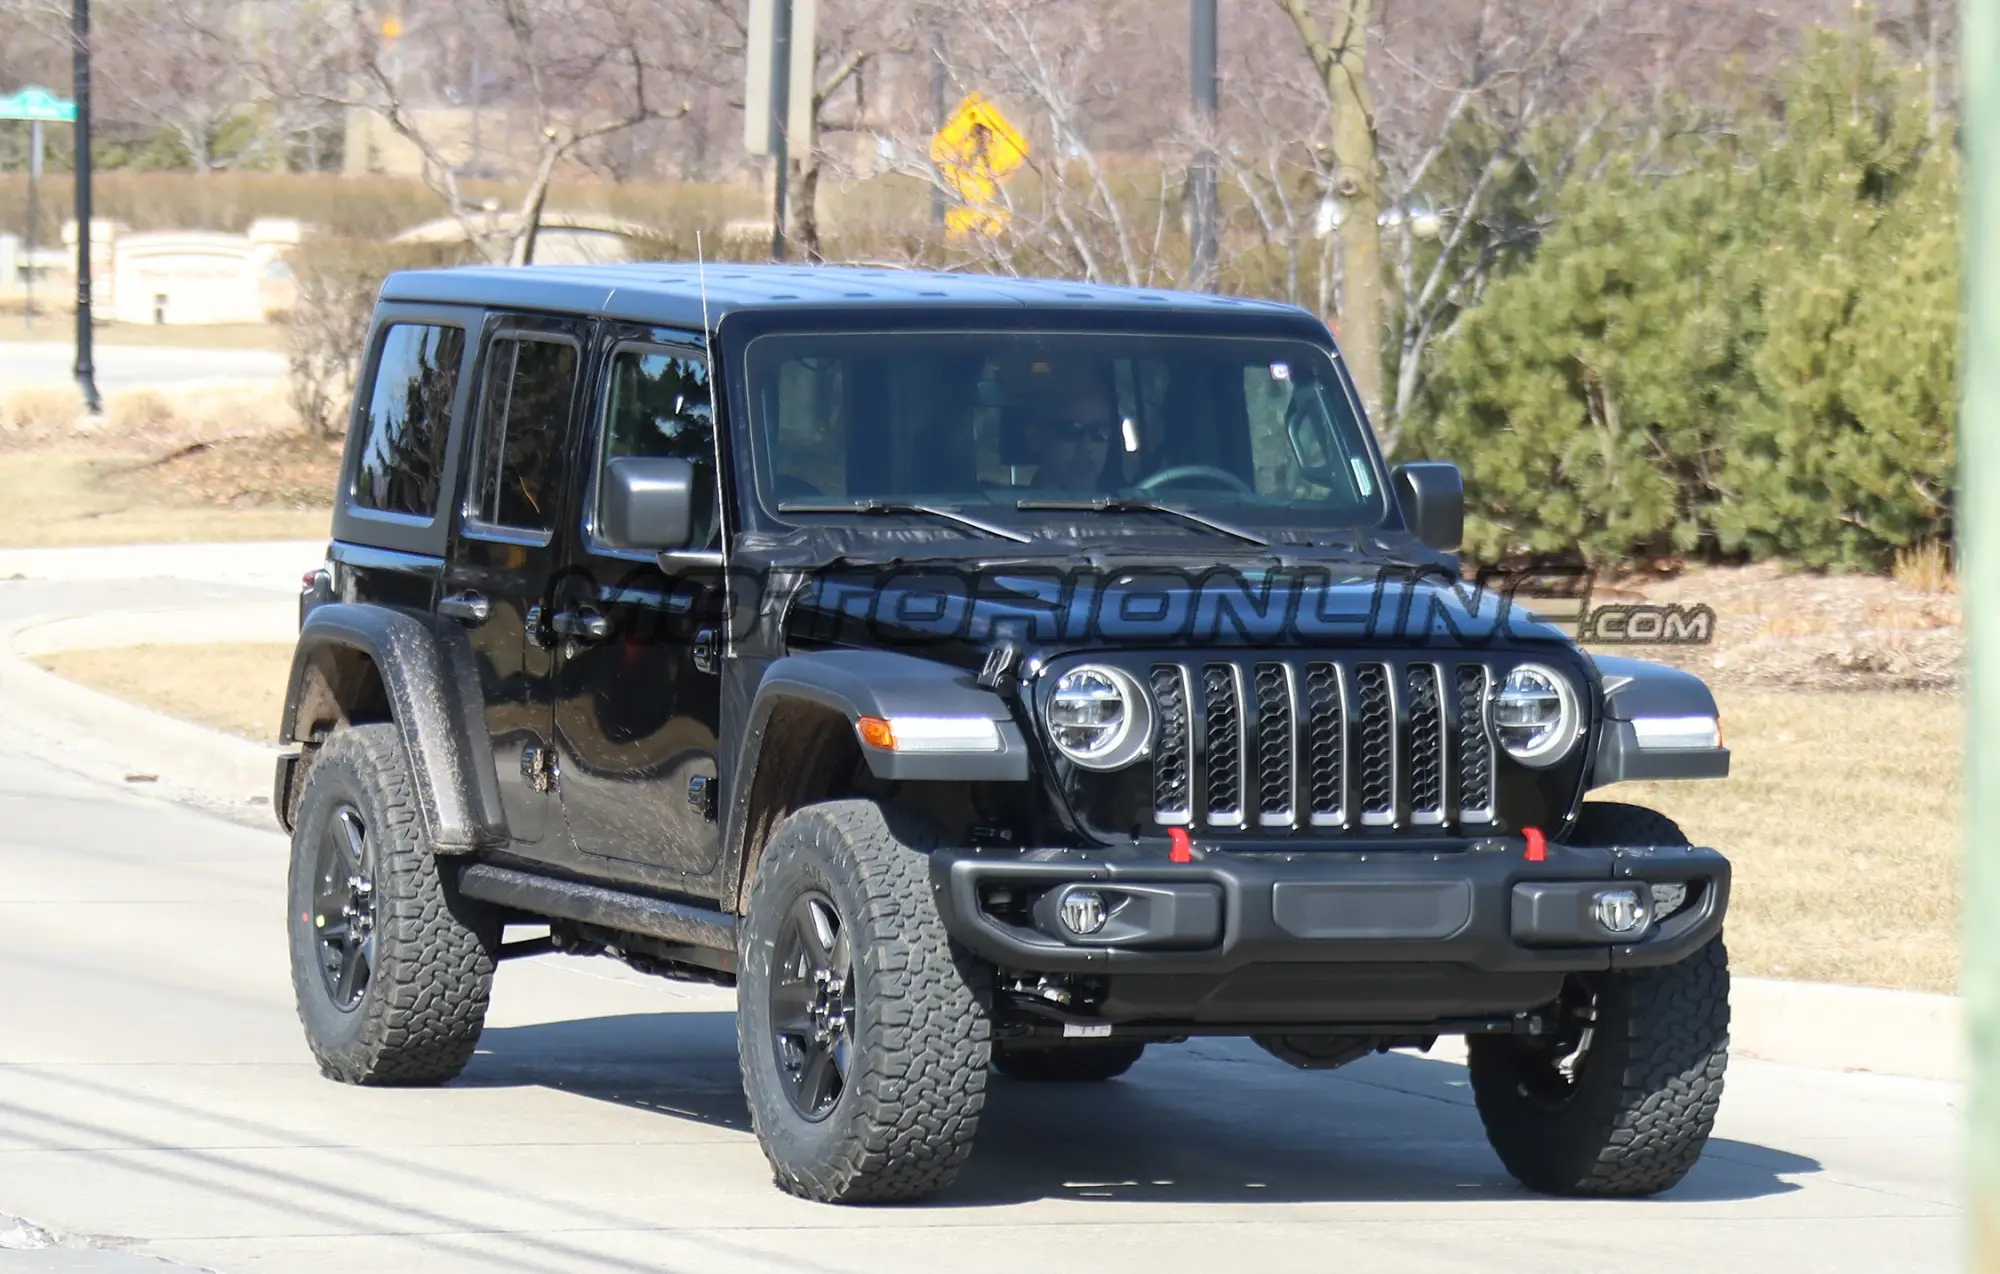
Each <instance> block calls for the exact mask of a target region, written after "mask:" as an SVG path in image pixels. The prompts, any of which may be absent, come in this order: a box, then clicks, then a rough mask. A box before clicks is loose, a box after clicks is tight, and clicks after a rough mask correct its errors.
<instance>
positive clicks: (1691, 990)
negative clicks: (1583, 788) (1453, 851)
mask: <svg viewBox="0 0 2000 1274" xmlns="http://www.w3.org/2000/svg"><path fill="white" fill-rule="evenodd" d="M1575 839H1576V840H1577V841H1578V842H1579V843H1582V844H1595V845H1618V844H1624V845H1685V844H1687V843H1688V841H1687V838H1686V837H1685V836H1684V835H1682V833H1681V830H1680V828H1679V827H1678V826H1676V825H1675V823H1674V822H1673V820H1671V819H1669V818H1667V817H1666V816H1665V815H1662V814H1659V813H1656V812H1654V811H1652V810H1648V809H1643V808H1640V807H1638V806H1634V805H1618V804H1613V803H1609V802H1604V803H1592V804H1588V805H1585V806H1584V808H1583V815H1582V817H1581V818H1580V820H1579V825H1578V828H1577V831H1576V833H1575ZM1561 1007H1562V1008H1563V1010H1564V1011H1565V1012H1564V1015H1565V1020H1566V1021H1568V1022H1571V1023H1575V1024H1576V1025H1577V1028H1578V1029H1576V1030H1574V1031H1571V1032H1564V1033H1559V1034H1558V1035H1557V1036H1556V1037H1553V1038H1551V1039H1547V1040H1534V1039H1516V1038H1514V1037H1511V1036H1474V1037H1472V1038H1470V1039H1469V1040H1467V1041H1466V1046H1467V1052H1468V1054H1469V1068H1470V1071H1471V1079H1472V1095H1473V1099H1474V1101H1475V1102H1476V1103H1477V1105H1478V1107H1479V1115H1480V1118H1481V1120H1483V1121H1484V1123H1485V1125H1486V1137H1487V1140H1488V1141H1489V1142H1491V1143H1492V1145H1493V1149H1494V1151H1495V1152H1496V1153H1498V1154H1499V1156H1500V1161H1501V1162H1502V1163H1503V1164H1505V1165H1506V1167H1507V1171H1508V1172H1510V1173H1512V1174H1513V1175H1514V1177H1515V1178H1516V1179H1517V1180H1519V1181H1520V1182H1521V1184H1523V1185H1525V1186H1527V1187H1528V1188H1529V1189H1531V1190H1537V1191H1540V1192H1542V1193H1544V1194H1556V1195H1597V1196H1607V1197H1622V1198H1631V1197H1638V1196H1643V1195H1650V1194H1657V1193H1659V1192H1660V1191H1662V1190H1665V1189H1668V1188H1669V1187H1671V1186H1674V1185H1676V1184H1678V1183H1679V1182H1680V1180H1681V1179H1682V1178H1683V1177H1685V1176H1686V1175H1687V1174H1688V1172H1689V1170H1690V1169H1692V1168H1693V1167H1694V1165H1695V1162H1696V1161H1697V1160H1698V1159H1700V1158H1701V1152H1702V1147H1703V1146H1704V1145H1706V1144H1707V1142H1708V1137H1709V1133H1710V1132H1711V1131H1712V1130H1713V1129H1714V1127H1715V1116H1716V1111H1717V1110H1718V1109H1719V1108H1720V1106H1721V1102H1722V1084H1723V1073H1724V1071H1725V1070H1726V1069H1727V1068H1728V1065H1729V953H1728V951H1727V950H1726V949H1725V948H1724V946H1723V944H1722V939H1721V938H1720V937H1717V938H1715V939H1714V940H1713V941H1711V942H1709V943H1708V944H1707V945H1706V946H1704V947H1702V948H1701V949H1700V950H1699V951H1697V952H1695V953H1694V954H1693V955H1691V956H1689V957H1687V958H1686V959H1685V960H1682V961H1681V962H1680V963H1678V964H1671V965H1666V966H1663V967H1661V968H1655V969H1637V970H1632V971H1629V972H1621V973H1608V974H1593V975H1587V976H1584V977H1578V978H1573V979H1571V982H1570V985H1569V987H1568V988H1567V990H1566V993H1565V997H1564V1000H1563V1001H1562V1006H1561Z"/></svg>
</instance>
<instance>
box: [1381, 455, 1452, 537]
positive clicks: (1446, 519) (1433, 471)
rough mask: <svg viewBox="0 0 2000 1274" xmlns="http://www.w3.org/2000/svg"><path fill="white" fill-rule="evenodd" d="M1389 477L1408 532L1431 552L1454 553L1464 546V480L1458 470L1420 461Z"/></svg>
mask: <svg viewBox="0 0 2000 1274" xmlns="http://www.w3.org/2000/svg"><path fill="white" fill-rule="evenodd" d="M1389 476H1390V480H1391V482H1392V483H1393V484H1394V486H1395V488H1396V499H1397V500H1398V501H1400V502H1401V503H1402V506H1403V520H1404V521H1405V522H1408V523H1409V524H1410V530H1411V532H1412V533H1414V534H1415V535H1416V537H1417V538H1418V539H1420V540H1422V541H1423V542H1424V543H1426V544H1428V545H1430V546H1431V547H1432V548H1434V549H1438V550H1440V551H1442V552H1445V553H1456V552H1458V546H1459V545H1460V544H1462V543H1464V542H1465V480H1464V479H1463V478H1461V477H1459V474H1458V466H1457V465H1455V464H1445V463H1443V462H1442V461H1434V460H1422V461H1416V462H1413V463H1411V464H1399V465H1397V466H1396V468H1395V470H1394V471H1393V472H1392V473H1391V474H1390V475H1389Z"/></svg>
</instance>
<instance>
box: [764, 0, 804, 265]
mask: <svg viewBox="0 0 2000 1274" xmlns="http://www.w3.org/2000/svg"><path fill="white" fill-rule="evenodd" d="M791 65H792V0H777V4H776V7H775V9H774V11H773V13H772V31H771V66H772V68H773V69H772V72H771V168H772V171H773V172H774V173H775V174H776V179H775V180H774V181H773V182H772V183H771V184H772V185H773V186H775V187H776V188H777V189H776V193H774V194H773V195H772V196H771V259H772V260H773V261H783V260H784V259H785V196H786V193H787V190H786V188H787V187H788V186H790V185H791V184H792V156H791V149H792V147H791V138H790V132H791V129H790V122H791V121H790V115H791V110H792V76H791ZM808 91H810V89H808Z"/></svg>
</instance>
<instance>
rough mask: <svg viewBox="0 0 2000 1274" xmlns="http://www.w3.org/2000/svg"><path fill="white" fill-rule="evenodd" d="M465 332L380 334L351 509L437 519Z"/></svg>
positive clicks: (401, 328)
mask: <svg viewBox="0 0 2000 1274" xmlns="http://www.w3.org/2000/svg"><path fill="white" fill-rule="evenodd" d="M464 350H465V333H464V332H462V331H460V330H459V329H458V328H455V327H430V326H425V325H422V324H417V323H397V324H394V325H393V326H391V327H389V328H387V329H385V330H384V331H383V333H382V342H381V352H380V353H379V354H378V355H377V356H376V359H375V382H374V384H373V385H371V386H370V387H369V392H368V415H367V417H366V419H364V420H363V421H362V422H361V445H360V448H359V455H358V457H357V459H356V461H355V466H354V502H355V503H356V504H358V505H360V506H361V507H362V508H364V509H380V510H382V511H383V512H385V513H409V514H413V515H415V516H417V517H423V518H427V517H430V516H431V515H432V514H434V513H436V512H437V502H438V490H439V487H440V485H441V483H442V480H443V476H444V444H445V440H446V439H447V438H448V437H450V436H451V404H452V399H453V398H454V397H455V396H456V395H457V393H458V365H459V357H460V355H461V354H462V353H463V352H464Z"/></svg>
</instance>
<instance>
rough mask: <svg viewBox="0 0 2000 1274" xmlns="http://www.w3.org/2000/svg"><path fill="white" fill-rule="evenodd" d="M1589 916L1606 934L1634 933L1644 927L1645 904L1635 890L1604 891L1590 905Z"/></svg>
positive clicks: (1599, 892)
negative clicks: (1595, 920) (1593, 918)
mask: <svg viewBox="0 0 2000 1274" xmlns="http://www.w3.org/2000/svg"><path fill="white" fill-rule="evenodd" d="M1590 914H1591V915H1592V916H1594V917H1596V919H1597V923H1598V924H1600V925H1602V926H1604V929H1605V932H1607V933H1636V932H1637V931H1639V930H1640V929H1643V928H1645V927H1646V904H1645V902H1644V901H1642V900H1641V899H1640V897H1639V891H1638V890H1636V889H1604V890H1600V891H1598V894H1597V896H1596V897H1595V898H1593V899H1592V900H1591V903H1590Z"/></svg>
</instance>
